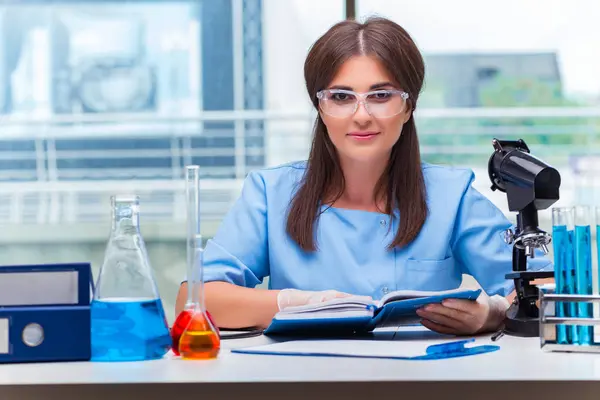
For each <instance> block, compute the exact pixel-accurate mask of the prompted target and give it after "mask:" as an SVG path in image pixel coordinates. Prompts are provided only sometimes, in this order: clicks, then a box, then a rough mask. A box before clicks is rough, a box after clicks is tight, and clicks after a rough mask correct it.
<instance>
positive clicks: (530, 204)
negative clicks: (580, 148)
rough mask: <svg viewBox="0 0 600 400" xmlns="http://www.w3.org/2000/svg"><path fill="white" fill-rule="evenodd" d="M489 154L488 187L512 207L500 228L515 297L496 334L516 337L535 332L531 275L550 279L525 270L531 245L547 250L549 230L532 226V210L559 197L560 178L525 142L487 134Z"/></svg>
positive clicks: (531, 253) (532, 249)
mask: <svg viewBox="0 0 600 400" xmlns="http://www.w3.org/2000/svg"><path fill="white" fill-rule="evenodd" d="M492 145H493V147H494V153H493V154H492V156H491V157H490V159H489V162H488V174H489V177H490V180H491V181H492V187H491V189H492V190H494V191H495V190H500V191H501V192H504V193H506V196H507V199H508V207H509V210H510V211H512V212H517V218H516V222H517V223H516V227H515V229H514V230H512V229H508V230H507V231H506V232H505V237H504V239H505V241H506V243H507V244H510V245H512V246H513V251H512V271H513V272H512V273H509V274H506V279H512V280H513V281H514V285H515V291H516V297H515V299H514V301H513V303H512V304H511V306H510V308H509V309H508V311H507V313H506V319H505V321H504V328H503V330H502V331H501V332H499V333H498V336H496V337H495V338H494V339H497V338H498V337H499V336H500V335H501V334H504V333H506V334H508V335H513V336H521V337H535V336H539V309H538V307H537V305H536V301H537V300H538V295H539V291H538V288H537V287H536V286H535V285H533V284H532V281H534V280H536V279H544V278H552V277H553V276H554V272H553V271H546V272H532V271H527V257H531V258H534V257H535V252H536V250H541V251H542V252H543V253H544V254H548V245H549V244H550V241H551V235H550V234H548V233H546V232H544V231H543V230H541V229H540V228H539V227H538V224H539V222H538V211H539V210H545V209H547V208H548V207H550V206H551V205H552V204H554V203H555V202H556V201H557V200H558V198H559V187H560V183H561V178H560V174H559V173H558V171H557V170H556V169H554V168H552V167H550V166H549V165H547V164H545V163H544V162H543V161H541V160H539V159H538V158H536V157H534V156H533V155H531V154H530V151H529V148H528V147H527V144H525V142H524V141H523V140H521V139H519V140H516V141H510V140H498V139H493V141H492Z"/></svg>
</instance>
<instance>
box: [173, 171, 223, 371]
mask: <svg viewBox="0 0 600 400" xmlns="http://www.w3.org/2000/svg"><path fill="white" fill-rule="evenodd" d="M199 206H200V175H199V167H198V166H196V165H192V166H188V167H187V168H186V208H187V278H188V300H187V303H186V305H185V307H184V310H183V311H182V312H181V313H180V315H179V316H178V317H177V320H176V323H175V326H174V329H173V330H172V337H173V339H174V340H173V347H175V343H176V342H178V349H177V350H178V351H177V353H176V354H179V355H181V357H182V358H183V359H210V358H215V357H217V356H218V354H219V350H220V347H221V340H220V336H219V331H218V329H217V328H216V327H215V325H214V324H213V322H212V320H211V318H210V316H209V315H208V312H207V311H206V309H205V307H204V281H203V279H204V276H203V275H204V274H203V270H204V268H203V265H202V261H203V258H202V255H203V249H202V236H201V235H200V207H199ZM181 328H183V329H182V330H181ZM179 330H181V333H179Z"/></svg>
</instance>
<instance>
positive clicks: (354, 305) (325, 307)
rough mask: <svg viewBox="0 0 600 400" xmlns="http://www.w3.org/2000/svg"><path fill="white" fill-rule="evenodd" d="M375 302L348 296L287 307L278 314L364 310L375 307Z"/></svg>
mask: <svg viewBox="0 0 600 400" xmlns="http://www.w3.org/2000/svg"><path fill="white" fill-rule="evenodd" d="M375 305H376V302H375V301H374V300H373V299H371V298H370V297H365V296H349V297H340V298H336V299H332V300H329V301H324V302H322V303H316V304H307V305H303V306H297V307H287V308H285V309H284V310H282V311H280V312H279V314H290V313H293V314H298V313H306V312H320V311H331V312H335V311H348V310H366V309H368V308H369V306H375Z"/></svg>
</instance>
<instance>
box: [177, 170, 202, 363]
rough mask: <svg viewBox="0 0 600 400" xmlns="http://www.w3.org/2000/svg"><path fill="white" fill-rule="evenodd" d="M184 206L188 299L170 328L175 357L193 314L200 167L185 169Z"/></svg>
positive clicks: (198, 226) (198, 230) (198, 232)
mask: <svg viewBox="0 0 600 400" xmlns="http://www.w3.org/2000/svg"><path fill="white" fill-rule="evenodd" d="M185 205H186V215H187V220H186V223H187V227H186V229H187V231H186V238H187V242H186V251H187V259H186V272H187V280H188V298H187V302H186V303H185V306H184V307H183V310H182V311H181V312H180V313H179V315H178V316H177V318H175V322H174V323H173V327H172V328H171V339H172V345H171V350H172V351H173V353H174V354H175V355H177V356H178V355H180V354H179V340H180V339H181V334H182V333H183V331H184V330H185V328H187V326H188V325H189V323H190V320H191V318H192V314H193V313H194V308H195V307H194V298H193V297H192V290H193V288H192V282H191V279H192V278H191V277H192V275H193V273H194V261H195V252H196V244H195V238H196V235H199V234H200V167H199V166H197V165H188V166H187V167H185Z"/></svg>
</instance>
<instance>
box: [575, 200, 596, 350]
mask: <svg viewBox="0 0 600 400" xmlns="http://www.w3.org/2000/svg"><path fill="white" fill-rule="evenodd" d="M591 216H592V215H591V210H590V207H589V206H583V205H580V206H576V207H575V274H576V275H575V276H576V286H577V294H584V295H587V294H592V290H593V284H592V243H591V238H592V235H591V227H590V221H591ZM577 306H578V307H577V311H578V317H580V318H591V317H592V316H593V305H592V303H584V302H578V303H577ZM578 328H579V329H578V334H579V344H580V345H590V344H592V341H593V337H594V336H593V327H592V326H586V325H580V326H578Z"/></svg>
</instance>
